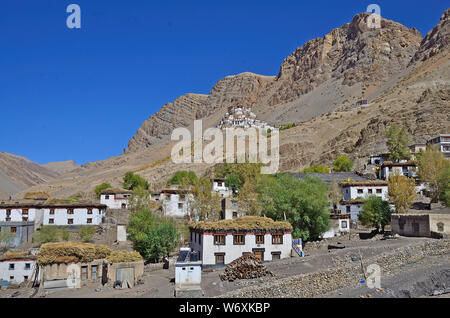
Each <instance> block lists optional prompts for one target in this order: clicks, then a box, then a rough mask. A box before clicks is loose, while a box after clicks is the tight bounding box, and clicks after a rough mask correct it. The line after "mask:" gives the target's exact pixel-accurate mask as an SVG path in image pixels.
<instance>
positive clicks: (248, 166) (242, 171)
mask: <svg viewBox="0 0 450 318" xmlns="http://www.w3.org/2000/svg"><path fill="white" fill-rule="evenodd" d="M262 166H263V165H262V164H260V163H224V164H222V165H220V166H219V167H218V168H217V169H216V171H215V174H214V175H215V177H216V178H225V179H226V178H227V177H228V176H230V175H237V176H239V179H238V182H237V185H239V186H243V185H244V183H246V182H247V181H250V182H251V183H253V184H256V183H258V181H259V179H260V177H261V167H262ZM225 183H226V181H225Z"/></svg>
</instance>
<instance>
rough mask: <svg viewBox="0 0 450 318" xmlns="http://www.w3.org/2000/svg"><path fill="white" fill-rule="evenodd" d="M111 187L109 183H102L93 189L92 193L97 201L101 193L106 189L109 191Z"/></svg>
mask: <svg viewBox="0 0 450 318" xmlns="http://www.w3.org/2000/svg"><path fill="white" fill-rule="evenodd" d="M111 188H112V186H111V185H110V184H109V183H102V184H100V185H98V186H96V187H95V189H94V192H95V195H96V196H97V199H100V195H101V192H102V191H103V190H106V189H111Z"/></svg>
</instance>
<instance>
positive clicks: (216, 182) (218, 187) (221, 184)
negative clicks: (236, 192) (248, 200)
mask: <svg viewBox="0 0 450 318" xmlns="http://www.w3.org/2000/svg"><path fill="white" fill-rule="evenodd" d="M212 191H213V192H217V193H218V194H219V195H220V196H221V197H222V198H229V197H231V195H232V194H233V191H232V189H230V188H229V187H227V186H226V184H225V179H223V178H215V179H213V185H212Z"/></svg>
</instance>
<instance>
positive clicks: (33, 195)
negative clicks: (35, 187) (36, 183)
mask: <svg viewBox="0 0 450 318" xmlns="http://www.w3.org/2000/svg"><path fill="white" fill-rule="evenodd" d="M23 198H24V199H27V200H47V199H49V198H50V195H49V194H48V193H47V192H27V193H25V195H24V197H23Z"/></svg>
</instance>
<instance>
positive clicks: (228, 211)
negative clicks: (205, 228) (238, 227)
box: [221, 198, 244, 220]
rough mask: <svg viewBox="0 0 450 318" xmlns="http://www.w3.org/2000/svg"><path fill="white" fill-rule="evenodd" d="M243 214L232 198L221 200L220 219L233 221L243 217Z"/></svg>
mask: <svg viewBox="0 0 450 318" xmlns="http://www.w3.org/2000/svg"><path fill="white" fill-rule="evenodd" d="M243 214H244V213H243V212H242V211H241V210H240V209H239V204H238V202H237V201H236V200H235V199H233V198H224V199H222V213H221V219H223V220H233V219H237V218H238V217H241V216H243Z"/></svg>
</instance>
